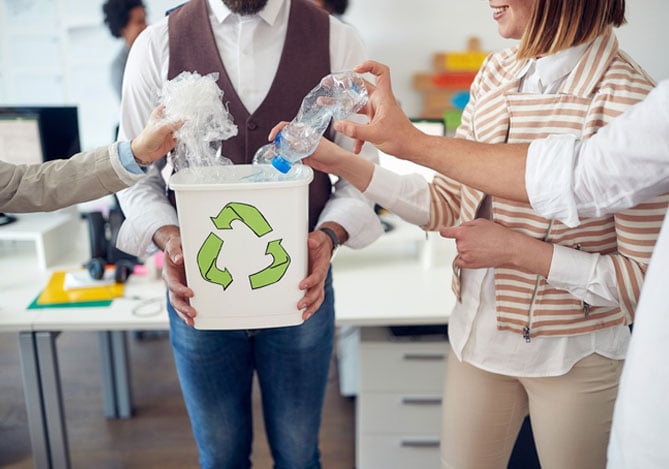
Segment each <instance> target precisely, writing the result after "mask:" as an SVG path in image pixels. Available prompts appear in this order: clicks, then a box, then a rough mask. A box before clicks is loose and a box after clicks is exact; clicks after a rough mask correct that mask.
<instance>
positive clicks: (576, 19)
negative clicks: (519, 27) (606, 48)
mask: <svg viewBox="0 0 669 469" xmlns="http://www.w3.org/2000/svg"><path fill="white" fill-rule="evenodd" d="M626 21H627V20H626V19H625V0H536V2H535V4H534V10H533V11H532V15H531V17H530V21H529V23H528V25H527V28H526V29H525V32H524V33H523V37H522V38H521V40H520V46H519V49H518V58H519V59H526V58H532V57H540V56H543V55H549V54H554V53H556V52H559V51H561V50H564V49H568V48H570V47H574V46H578V45H579V44H583V43H586V42H590V41H592V40H593V39H594V38H596V37H597V36H599V35H601V34H602V33H604V32H605V31H606V30H607V29H608V28H611V27H612V26H615V27H618V26H620V25H622V24H625V23H626Z"/></svg>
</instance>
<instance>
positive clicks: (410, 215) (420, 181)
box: [364, 165, 430, 226]
mask: <svg viewBox="0 0 669 469" xmlns="http://www.w3.org/2000/svg"><path fill="white" fill-rule="evenodd" d="M364 194H365V196H367V197H368V198H370V199H371V200H373V201H374V202H376V203H377V204H379V205H380V206H382V207H383V208H385V209H387V210H390V211H391V212H393V213H394V214H395V215H397V216H399V217H400V218H402V219H403V220H405V221H407V222H409V223H412V224H414V225H417V226H424V225H427V224H428V223H429V222H430V190H429V187H428V182H427V181H426V180H425V178H424V177H423V176H422V175H420V174H397V173H395V172H393V171H390V170H388V169H386V168H383V167H381V166H378V165H377V166H376V167H375V168H374V174H373V175H372V180H371V181H370V182H369V186H367V189H366V190H365V192H364Z"/></svg>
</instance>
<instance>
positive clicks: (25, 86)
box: [0, 0, 669, 149]
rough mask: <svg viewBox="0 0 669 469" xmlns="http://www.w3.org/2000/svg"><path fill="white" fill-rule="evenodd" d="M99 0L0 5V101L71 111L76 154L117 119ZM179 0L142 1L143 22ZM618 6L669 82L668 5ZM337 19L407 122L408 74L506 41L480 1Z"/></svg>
mask: <svg viewBox="0 0 669 469" xmlns="http://www.w3.org/2000/svg"><path fill="white" fill-rule="evenodd" d="M102 3H103V2H92V1H90V0H0V104H5V105H8V104H20V105H27V104H40V105H50V104H53V105H63V104H72V105H76V106H78V108H79V125H80V132H81V145H82V148H83V149H90V148H93V147H96V146H99V145H103V144H105V143H108V141H109V139H110V132H111V131H110V129H113V128H114V126H115V124H116V122H117V121H118V97H117V96H116V92H115V90H114V88H113V86H112V84H111V83H110V82H109V79H108V77H109V69H110V66H111V63H112V61H113V60H114V58H115V56H116V54H117V53H118V49H119V44H118V39H116V38H114V37H113V36H112V35H111V34H109V30H108V28H107V25H105V23H104V18H103V12H102V8H101V6H102ZM179 3H181V2H180V1H176V0H146V1H145V2H144V4H145V6H146V12H147V22H148V23H149V24H150V23H152V22H155V21H157V20H158V19H160V18H161V17H162V16H163V15H164V12H165V10H167V9H169V8H171V7H173V6H176V5H178V4H179ZM627 9H628V20H629V23H628V24H627V25H625V26H623V27H622V28H620V30H619V31H618V32H617V34H618V38H619V41H620V44H621V47H622V48H623V49H625V50H626V51H627V52H629V53H630V55H631V56H633V57H635V58H636V59H637V60H638V61H639V62H640V63H641V65H643V66H644V67H645V68H646V70H648V71H649V73H651V74H652V75H653V77H654V78H655V79H656V80H659V79H663V78H669V61H666V60H664V55H665V51H664V44H667V43H668V42H669V31H668V30H667V28H666V27H665V24H664V20H665V18H667V17H669V2H666V1H664V0H631V1H628V2H627ZM343 19H344V20H345V21H347V22H348V23H350V24H352V25H354V26H355V27H356V28H357V29H358V30H359V31H360V34H361V35H362V37H363V39H364V40H365V42H366V44H367V47H368V49H369V53H370V57H372V58H374V59H376V60H379V61H381V62H385V63H388V64H389V65H390V66H391V67H392V70H393V80H394V87H395V90H396V93H397V95H398V98H399V99H400V100H401V102H402V105H403V107H404V109H405V111H406V112H407V114H408V115H409V116H418V115H420V113H421V110H422V99H423V98H422V96H421V94H420V93H418V92H417V91H416V90H415V89H414V84H413V80H414V75H415V74H416V73H420V72H424V71H429V70H431V68H432V63H433V57H434V54H435V53H436V52H439V51H448V50H461V49H465V48H466V47H467V41H468V38H470V37H471V36H477V37H478V38H479V42H480V46H481V48H482V49H483V50H493V49H498V48H501V47H505V46H508V45H509V43H508V41H505V40H503V39H500V38H499V35H498V34H497V28H496V25H495V24H494V22H493V20H492V12H491V10H490V7H489V5H488V2H486V1H471V0H414V1H411V2H407V1H405V0H387V1H385V2H381V3H379V2H376V1H372V0H356V1H351V2H349V5H348V8H347V10H346V13H345V14H344V15H343Z"/></svg>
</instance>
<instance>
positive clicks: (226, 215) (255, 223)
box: [211, 202, 272, 238]
mask: <svg viewBox="0 0 669 469" xmlns="http://www.w3.org/2000/svg"><path fill="white" fill-rule="evenodd" d="M235 220H240V221H241V222H242V223H244V224H245V225H246V226H248V227H249V228H250V229H251V230H252V231H253V232H254V233H255V234H256V236H257V237H258V238H260V237H262V236H264V235H266V234H267V233H269V232H270V231H272V227H271V226H270V225H269V223H268V222H267V220H266V219H265V217H264V216H263V214H262V213H260V211H259V210H258V209H257V208H255V207H254V206H253V205H248V204H244V203H241V202H230V203H229V204H227V205H226V206H225V207H223V209H222V210H221V211H220V212H219V214H218V215H217V216H216V217H215V218H212V219H211V221H213V222H214V225H215V226H216V228H218V229H219V230H229V229H231V228H232V226H231V225H232V222H233V221H235Z"/></svg>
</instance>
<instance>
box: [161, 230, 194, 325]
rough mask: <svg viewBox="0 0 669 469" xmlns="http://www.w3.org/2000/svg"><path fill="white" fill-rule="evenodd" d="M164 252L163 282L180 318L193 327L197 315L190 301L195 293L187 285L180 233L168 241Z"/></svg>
mask: <svg viewBox="0 0 669 469" xmlns="http://www.w3.org/2000/svg"><path fill="white" fill-rule="evenodd" d="M164 252H165V256H164V259H163V280H164V281H165V285H166V286H167V289H168V291H169V299H170V303H171V304H172V307H174V310H175V311H176V312H177V314H178V315H179V317H180V318H181V319H182V320H183V321H184V322H185V323H186V324H188V325H189V326H191V327H192V326H193V325H194V324H195V322H194V321H193V318H194V317H195V316H196V315H197V313H196V311H195V309H194V308H193V307H192V306H191V305H190V299H191V298H192V297H193V296H194V293H193V290H191V289H190V288H188V286H187V285H186V269H185V267H184V258H183V250H182V247H181V236H180V235H179V234H178V233H177V234H176V235H174V234H173V235H172V236H170V237H169V238H168V239H167V241H166V243H165V246H164Z"/></svg>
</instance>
